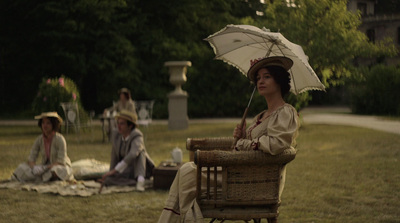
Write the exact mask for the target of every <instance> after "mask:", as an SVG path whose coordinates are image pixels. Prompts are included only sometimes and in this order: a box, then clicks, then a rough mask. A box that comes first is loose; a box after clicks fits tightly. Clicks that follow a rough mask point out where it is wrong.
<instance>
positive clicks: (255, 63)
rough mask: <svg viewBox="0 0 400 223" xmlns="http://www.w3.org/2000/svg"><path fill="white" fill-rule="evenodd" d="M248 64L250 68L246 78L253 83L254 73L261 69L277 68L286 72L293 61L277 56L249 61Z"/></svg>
mask: <svg viewBox="0 0 400 223" xmlns="http://www.w3.org/2000/svg"><path fill="white" fill-rule="evenodd" d="M250 63H251V66H250V69H249V71H248V72H247V78H249V79H250V81H252V82H255V80H254V79H255V77H256V72H257V71H258V70H259V69H261V68H263V67H267V66H278V67H282V68H283V69H285V70H286V71H288V70H289V69H290V68H291V67H292V66H293V61H292V60H291V59H290V58H287V57H278V56H276V57H265V58H260V59H255V60H252V61H250Z"/></svg>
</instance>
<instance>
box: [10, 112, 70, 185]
mask: <svg viewBox="0 0 400 223" xmlns="http://www.w3.org/2000/svg"><path fill="white" fill-rule="evenodd" d="M35 119H38V120H39V121H38V126H39V128H40V129H41V130H42V134H41V135H39V136H38V137H37V138H36V140H35V142H34V144H33V146H32V149H31V152H30V154H29V157H28V162H26V163H22V164H20V165H19V166H18V167H17V169H16V170H15V171H14V173H13V175H12V177H11V178H12V179H13V180H18V181H21V182H28V181H31V182H32V181H33V182H47V181H50V180H73V179H74V177H73V175H72V169H71V160H70V159H69V157H68V155H67V143H66V142H65V139H64V136H62V135H61V134H60V133H58V132H59V130H60V126H61V123H62V118H61V117H60V116H59V115H58V114H57V112H45V113H42V114H41V115H38V116H35ZM39 157H40V159H41V160H40V161H38V160H37V159H38V158H39Z"/></svg>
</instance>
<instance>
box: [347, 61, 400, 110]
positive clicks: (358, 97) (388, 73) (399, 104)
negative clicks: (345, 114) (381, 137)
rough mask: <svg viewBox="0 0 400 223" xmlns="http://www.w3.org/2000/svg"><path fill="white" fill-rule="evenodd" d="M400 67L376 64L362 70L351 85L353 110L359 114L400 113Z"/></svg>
mask: <svg viewBox="0 0 400 223" xmlns="http://www.w3.org/2000/svg"><path fill="white" fill-rule="evenodd" d="M399 88H400V68H396V67H393V66H392V67H390V66H384V65H376V66H374V67H372V68H371V69H366V70H364V72H362V74H361V76H360V78H359V79H358V80H353V81H352V84H351V87H350V104H351V108H352V111H353V112H354V113H358V114H375V115H394V116H399V115H400V91H399Z"/></svg>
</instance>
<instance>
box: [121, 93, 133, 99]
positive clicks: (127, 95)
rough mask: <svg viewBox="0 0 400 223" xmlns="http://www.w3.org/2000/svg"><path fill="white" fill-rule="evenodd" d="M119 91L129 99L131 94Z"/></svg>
mask: <svg viewBox="0 0 400 223" xmlns="http://www.w3.org/2000/svg"><path fill="white" fill-rule="evenodd" d="M121 93H122V94H124V95H125V98H126V99H128V100H129V99H131V95H130V94H129V93H128V92H121Z"/></svg>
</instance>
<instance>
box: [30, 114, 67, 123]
mask: <svg viewBox="0 0 400 223" xmlns="http://www.w3.org/2000/svg"><path fill="white" fill-rule="evenodd" d="M42 118H57V119H58V121H59V122H60V124H61V123H62V122H63V120H62V118H61V117H60V116H59V115H58V114H57V112H43V113H42V114H40V115H36V116H35V119H42Z"/></svg>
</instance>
